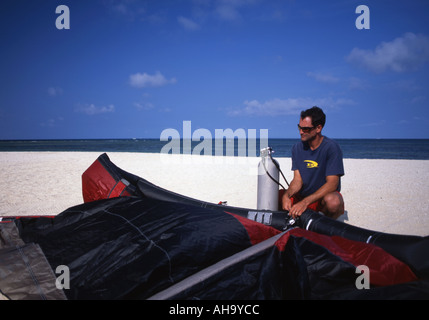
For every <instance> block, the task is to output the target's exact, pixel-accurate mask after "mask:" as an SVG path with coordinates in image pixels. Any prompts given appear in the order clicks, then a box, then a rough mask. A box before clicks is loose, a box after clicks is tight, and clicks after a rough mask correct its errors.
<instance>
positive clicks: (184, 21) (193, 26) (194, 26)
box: [177, 16, 200, 31]
mask: <svg viewBox="0 0 429 320" xmlns="http://www.w3.org/2000/svg"><path fill="white" fill-rule="evenodd" d="M177 22H179V24H180V25H181V26H182V27H183V28H185V29H186V30H190V31H194V30H198V29H200V26H199V25H198V23H196V22H194V21H192V20H191V19H188V18H185V17H182V16H180V17H177Z"/></svg>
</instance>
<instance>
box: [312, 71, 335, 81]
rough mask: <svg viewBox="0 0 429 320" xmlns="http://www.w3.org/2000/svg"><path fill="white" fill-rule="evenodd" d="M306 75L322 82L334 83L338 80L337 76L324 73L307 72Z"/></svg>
mask: <svg viewBox="0 0 429 320" xmlns="http://www.w3.org/2000/svg"><path fill="white" fill-rule="evenodd" d="M307 76H309V77H310V78H313V79H314V80H316V81H318V82H322V83H336V82H338V81H339V80H340V79H339V78H337V77H334V76H332V75H330V74H324V73H315V72H307Z"/></svg>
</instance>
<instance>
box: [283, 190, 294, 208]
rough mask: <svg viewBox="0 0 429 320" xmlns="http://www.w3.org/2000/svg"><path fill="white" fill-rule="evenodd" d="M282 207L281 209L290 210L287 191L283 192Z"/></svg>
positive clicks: (290, 204) (290, 205) (290, 202)
mask: <svg viewBox="0 0 429 320" xmlns="http://www.w3.org/2000/svg"><path fill="white" fill-rule="evenodd" d="M282 208H283V210H286V211H290V209H291V208H292V201H291V200H290V198H289V196H288V195H287V192H285V193H283V197H282Z"/></svg>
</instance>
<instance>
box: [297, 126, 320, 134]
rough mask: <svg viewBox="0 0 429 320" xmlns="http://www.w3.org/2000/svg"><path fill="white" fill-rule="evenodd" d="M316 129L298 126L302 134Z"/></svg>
mask: <svg viewBox="0 0 429 320" xmlns="http://www.w3.org/2000/svg"><path fill="white" fill-rule="evenodd" d="M314 128H316V127H301V126H300V125H298V130H302V132H305V133H308V132H310V131H311V130H313V129H314Z"/></svg>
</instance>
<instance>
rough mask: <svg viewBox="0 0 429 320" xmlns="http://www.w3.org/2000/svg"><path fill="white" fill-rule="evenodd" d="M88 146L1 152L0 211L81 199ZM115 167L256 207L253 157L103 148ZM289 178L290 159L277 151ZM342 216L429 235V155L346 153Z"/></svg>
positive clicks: (57, 206) (58, 206)
mask: <svg viewBox="0 0 429 320" xmlns="http://www.w3.org/2000/svg"><path fill="white" fill-rule="evenodd" d="M99 155H100V153H98V152H97V153H94V152H0V168H1V170H0V216H7V215H12V216H14V215H56V214H58V213H60V212H62V211H63V210H65V209H67V208H68V207H71V206H74V205H77V204H81V203H82V202H83V200H82V188H81V175H82V173H83V172H84V171H85V170H86V169H87V168H88V167H89V166H90V165H91V164H92V163H93V162H94V161H95V160H96V159H97V157H98V156H99ZM108 155H109V157H110V159H111V160H112V161H113V163H115V164H116V165H117V166H119V167H120V168H122V169H123V170H126V171H128V172H130V173H133V174H135V175H137V176H140V177H143V178H145V179H147V180H148V181H150V182H152V183H154V184H156V185H158V186H160V187H162V188H165V189H167V190H171V191H174V192H177V193H180V194H184V195H187V196H190V197H193V198H197V199H200V200H204V201H208V202H214V203H217V202H219V201H221V200H222V201H225V200H226V201H228V205H232V206H237V207H246V208H256V190H257V165H258V162H259V158H229V157H210V156H189V155H160V154H144V153H109V154H108ZM277 160H278V161H279V163H280V166H281V168H282V170H283V173H284V174H285V176H286V178H287V179H288V180H289V181H290V180H291V179H292V172H291V171H290V167H291V160H290V158H277ZM344 166H345V170H346V175H345V176H344V177H343V179H342V191H341V193H342V194H343V196H344V199H345V204H346V214H345V215H344V216H343V218H342V219H343V220H344V222H346V223H349V224H352V225H356V226H360V227H363V228H367V229H372V230H377V231H382V232H389V233H398V234H415V235H422V236H426V235H429V196H428V194H429V161H426V160H423V161H421V160H356V159H345V160H344Z"/></svg>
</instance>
